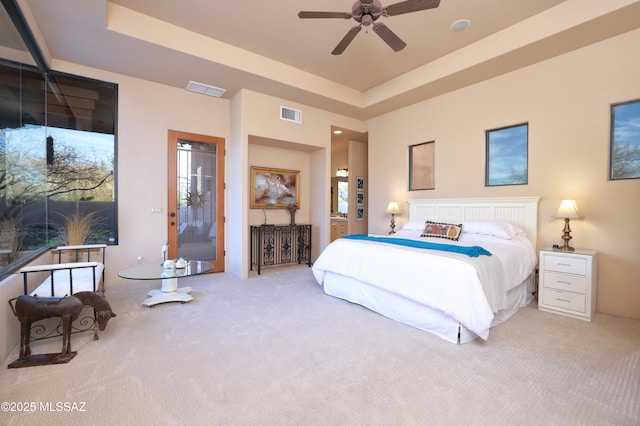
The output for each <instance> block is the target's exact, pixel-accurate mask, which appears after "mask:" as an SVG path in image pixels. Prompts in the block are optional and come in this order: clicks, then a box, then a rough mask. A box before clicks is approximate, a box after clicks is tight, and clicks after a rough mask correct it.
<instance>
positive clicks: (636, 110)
mask: <svg viewBox="0 0 640 426" xmlns="http://www.w3.org/2000/svg"><path fill="white" fill-rule="evenodd" d="M610 158H611V161H610V164H609V179H610V180H618V179H638V178H640V99H639V100H635V101H631V102H624V103H619V104H614V105H611V155H610Z"/></svg>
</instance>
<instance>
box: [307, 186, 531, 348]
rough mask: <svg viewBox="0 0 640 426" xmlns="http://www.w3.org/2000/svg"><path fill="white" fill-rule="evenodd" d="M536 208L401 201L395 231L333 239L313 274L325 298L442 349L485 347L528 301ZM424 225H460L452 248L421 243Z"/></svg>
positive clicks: (521, 200)
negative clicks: (421, 333)
mask: <svg viewBox="0 0 640 426" xmlns="http://www.w3.org/2000/svg"><path fill="white" fill-rule="evenodd" d="M538 200H539V197H509V198H473V199H414V200H409V201H408V207H409V219H408V221H407V222H406V224H405V225H404V226H403V228H402V229H401V230H400V231H398V232H397V233H396V234H394V235H391V236H389V235H358V236H347V237H346V238H344V237H343V238H340V239H338V240H336V241H334V242H332V243H331V244H330V245H329V246H327V248H326V249H325V250H324V251H323V252H322V253H321V255H320V256H319V258H318V259H317V260H316V262H315V263H314V265H313V274H314V276H315V278H316V281H317V282H318V283H319V284H320V285H322V286H323V288H324V292H325V293H326V294H328V295H331V296H334V297H338V298H342V299H345V300H348V301H350V302H352V303H356V304H359V305H362V306H364V307H366V308H368V309H371V310H373V311H375V312H378V313H380V314H382V315H384V316H387V317H389V318H391V319H394V320H396V321H399V322H401V323H404V324H407V325H410V326H413V327H416V328H419V329H421V330H425V331H428V332H430V333H433V334H435V335H437V336H439V337H441V338H443V339H445V340H447V341H450V342H453V343H467V342H470V341H472V340H474V339H476V338H481V339H483V340H487V339H488V337H489V330H490V329H491V328H492V327H495V326H496V325H498V324H500V323H502V322H504V321H506V320H507V319H508V318H510V317H511V316H512V315H513V314H514V313H515V312H517V310H518V309H519V308H521V307H523V306H526V305H527V304H528V303H530V302H531V300H532V298H533V294H534V292H535V269H536V265H537V258H536V250H535V247H536V235H537V205H538ZM426 221H432V222H435V223H436V224H444V225H442V226H440V227H443V226H446V225H447V224H452V225H460V224H461V225H462V232H461V233H459V235H458V239H457V240H455V239H448V238H439V237H434V236H425V237H423V236H421V235H423V233H424V232H425V222H426ZM453 228H457V226H454V227H453ZM453 228H447V229H453ZM430 229H431V230H433V229H432V228H430ZM436 230H437V231H439V230H440V229H439V228H437V229H436ZM458 231H459V229H458ZM454 233H455V232H454ZM439 236H440V237H441V236H442V235H439ZM425 244H426V245H427V246H428V247H427V248H424V247H422V246H421V245H425ZM469 247H473V248H474V249H473V250H470V249H468V248H469ZM450 250H454V251H450ZM478 250H479V253H478ZM483 250H486V252H488V253H489V254H486V252H484V251H483ZM465 251H470V252H472V255H469V254H468V253H466V252H465Z"/></svg>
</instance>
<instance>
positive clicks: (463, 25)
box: [451, 19, 471, 31]
mask: <svg viewBox="0 0 640 426" xmlns="http://www.w3.org/2000/svg"><path fill="white" fill-rule="evenodd" d="M469 25H471V21H470V20H468V19H458V20H457V21H455V22H454V23H453V24H451V31H463V30H466V29H467V28H469Z"/></svg>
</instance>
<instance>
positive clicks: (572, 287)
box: [544, 272, 587, 294]
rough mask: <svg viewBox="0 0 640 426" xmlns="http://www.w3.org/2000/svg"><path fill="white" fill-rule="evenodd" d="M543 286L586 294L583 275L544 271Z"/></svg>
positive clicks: (585, 280) (585, 279) (585, 282)
mask: <svg viewBox="0 0 640 426" xmlns="http://www.w3.org/2000/svg"><path fill="white" fill-rule="evenodd" d="M544 286H545V288H552V289H555V290H564V291H571V292H574V293H580V294H586V292H587V278H586V277H584V276H577V275H566V274H556V273H554V272H545V273H544Z"/></svg>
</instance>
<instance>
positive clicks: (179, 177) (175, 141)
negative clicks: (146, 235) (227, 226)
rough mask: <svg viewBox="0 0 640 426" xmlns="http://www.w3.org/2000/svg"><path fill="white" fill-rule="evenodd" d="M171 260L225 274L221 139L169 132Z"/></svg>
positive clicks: (222, 147) (222, 148) (222, 143)
mask: <svg viewBox="0 0 640 426" xmlns="http://www.w3.org/2000/svg"><path fill="white" fill-rule="evenodd" d="M168 200H169V212H168V229H169V232H168V235H169V257H170V258H179V257H182V258H184V259H185V260H208V261H210V262H211V263H213V265H214V272H221V271H223V270H224V204H223V200H224V139H222V138H216V137H210V136H203V135H195V134H189V133H182V132H175V131H169V194H168Z"/></svg>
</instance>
